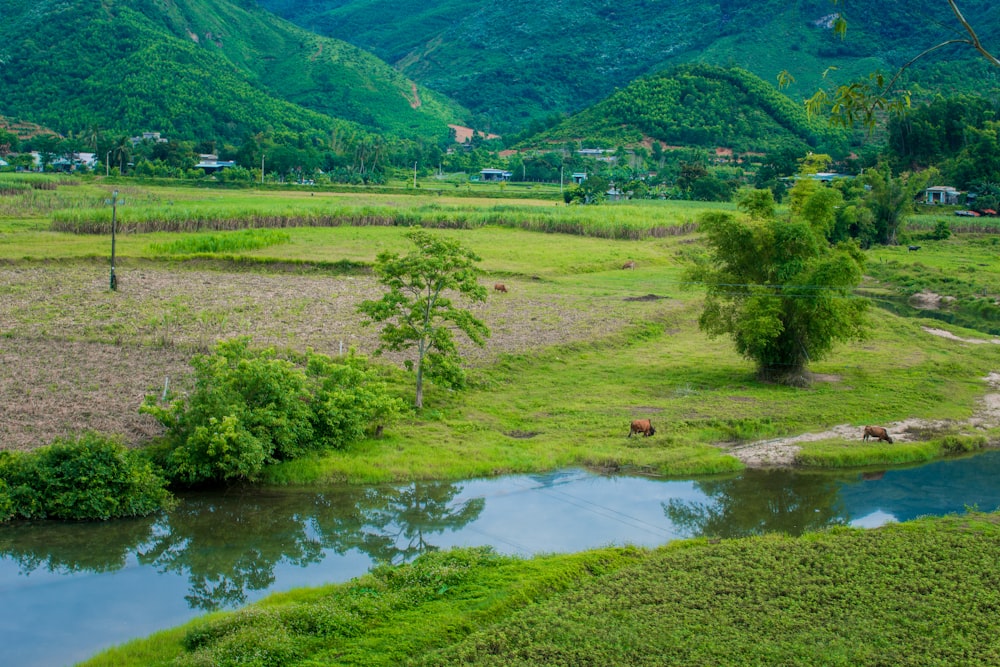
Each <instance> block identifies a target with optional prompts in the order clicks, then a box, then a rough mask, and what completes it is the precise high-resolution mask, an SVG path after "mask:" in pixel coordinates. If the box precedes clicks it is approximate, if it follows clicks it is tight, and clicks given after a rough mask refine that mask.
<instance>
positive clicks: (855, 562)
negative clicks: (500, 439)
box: [83, 513, 1000, 667]
mask: <svg viewBox="0 0 1000 667" xmlns="http://www.w3.org/2000/svg"><path fill="white" fill-rule="evenodd" d="M998 552H1000V517H998V515H996V514H980V513H970V514H966V515H962V516H951V517H945V518H936V519H920V520H916V521H913V522H909V523H904V524H896V525H891V526H885V527H883V528H879V529H876V530H859V529H846V528H841V529H835V530H830V531H826V532H822V533H811V534H807V535H805V536H802V537H799V538H791V537H787V536H780V535H768V536H763V537H751V538H742V539H730V540H719V539H714V538H704V539H698V540H689V541H685V542H677V543H672V544H670V545H667V546H665V547H661V548H659V549H653V550H646V549H636V548H613V549H601V550H596V551H589V552H584V553H579V554H573V555H560V556H541V557H536V558H533V559H530V560H521V559H515V558H510V557H505V556H499V555H496V554H494V553H492V552H490V551H489V550H483V549H472V550H458V551H450V552H443V553H433V554H427V555H425V556H423V557H421V558H420V559H418V560H417V561H416V562H415V563H413V564H411V565H405V566H401V567H381V568H376V569H375V570H374V571H373V572H371V573H370V574H368V575H365V576H364V577H360V578H358V579H355V580H353V581H351V582H349V583H347V584H344V585H337V586H326V587H322V588H314V589H302V590H297V591H295V592H292V593H288V594H282V595H276V596H272V597H271V598H268V599H267V600H265V601H263V602H261V603H259V604H257V605H252V606H251V607H248V608H246V609H244V610H241V611H239V612H235V613H227V614H216V615H213V616H210V617H206V618H203V619H199V620H196V621H194V622H192V623H189V624H187V625H185V626H183V627H180V628H176V629H173V630H169V631H166V632H162V633H158V634H156V635H154V636H153V637H151V638H149V639H144V640H138V641H135V642H130V643H129V644H127V645H125V646H123V647H120V648H117V649H113V650H111V651H107V652H105V653H103V654H102V655H100V656H97V657H95V658H94V659H92V660H90V661H87V662H86V663H83V664H84V665H85V666H86V667H104V666H106V665H116V666H118V667H123V666H127V665H143V666H144V667H149V666H154V665H166V664H168V663H169V664H172V665H204V664H211V665H215V666H217V667H221V666H224V665H236V664H246V661H247V660H248V659H249V658H250V657H251V656H252V657H253V659H254V661H255V664H282V665H289V666H291V665H306V664H317V663H320V664H340V665H366V666H377V665H387V666H388V665H404V664H406V665H452V664H454V665H462V664H477V665H510V664H525V665H528V664H554V663H559V664H573V665H575V664H595V663H598V664H609V665H610V664H614V665H623V666H627V665H646V664H650V661H651V660H653V661H655V662H656V663H657V664H661V663H669V664H717V665H741V664H746V663H747V662H764V663H767V664H785V663H788V664H791V663H794V664H797V665H832V664H842V665H867V664H894V665H923V664H927V663H928V662H934V663H939V664H966V663H975V664H994V663H996V662H998V661H1000V652H998V650H997V646H996V642H995V641H994V637H995V636H996V633H997V631H998V630H1000V621H998V620H997V618H996V615H995V614H993V613H991V611H992V610H993V609H994V608H995V607H996V605H998V604H1000V593H998V592H997V590H996V587H995V586H991V585H989V583H988V582H990V581H994V580H996V579H997V578H998V577H1000V559H997V558H996V553H998ZM957 554H960V557H956V555H957ZM945 562H947V563H948V567H946V568H942V567H940V563H945Z"/></svg>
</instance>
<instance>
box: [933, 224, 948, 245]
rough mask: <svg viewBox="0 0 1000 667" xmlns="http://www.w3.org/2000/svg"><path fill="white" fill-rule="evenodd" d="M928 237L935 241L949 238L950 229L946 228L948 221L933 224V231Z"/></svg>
mask: <svg viewBox="0 0 1000 667" xmlns="http://www.w3.org/2000/svg"><path fill="white" fill-rule="evenodd" d="M930 237H931V238H932V239H934V240H935V241H944V240H945V239H947V238H949V237H951V227H949V226H948V221H947V220H938V221H937V222H935V223H934V231H932V232H931V233H930Z"/></svg>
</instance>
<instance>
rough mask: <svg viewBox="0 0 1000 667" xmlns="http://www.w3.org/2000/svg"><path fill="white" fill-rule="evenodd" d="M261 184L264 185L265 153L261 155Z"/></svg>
mask: <svg viewBox="0 0 1000 667" xmlns="http://www.w3.org/2000/svg"><path fill="white" fill-rule="evenodd" d="M260 184H261V185H264V153H263V152H262V153H261V154H260Z"/></svg>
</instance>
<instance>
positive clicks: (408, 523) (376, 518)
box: [316, 482, 486, 563]
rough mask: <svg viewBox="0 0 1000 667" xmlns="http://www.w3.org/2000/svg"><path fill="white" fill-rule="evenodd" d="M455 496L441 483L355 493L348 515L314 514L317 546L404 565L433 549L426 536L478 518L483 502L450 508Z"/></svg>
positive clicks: (456, 489)
mask: <svg viewBox="0 0 1000 667" xmlns="http://www.w3.org/2000/svg"><path fill="white" fill-rule="evenodd" d="M461 491H462V488H461V487H459V486H456V485H454V484H448V483H446V482H417V483H415V484H411V485H409V486H404V487H372V488H366V489H360V490H359V493H358V494H357V497H355V498H354V499H353V501H352V502H351V506H352V507H353V510H354V511H353V512H350V513H344V512H337V511H331V512H318V513H317V515H316V520H317V528H318V530H319V532H320V533H321V534H322V535H323V545H324V546H326V547H328V548H331V549H334V550H335V551H337V552H338V553H345V552H347V551H349V550H351V549H358V550H359V551H362V552H364V553H366V554H368V555H369V556H370V557H371V558H372V559H373V560H375V561H379V562H387V563H399V562H402V561H407V560H410V559H412V558H414V557H416V556H418V555H420V554H422V553H424V552H426V551H435V550H437V548H438V547H436V546H434V545H432V544H430V543H429V542H428V541H427V537H428V536H429V535H434V534H440V533H443V532H445V531H446V530H457V529H459V528H462V527H464V526H466V525H467V524H468V523H470V522H471V521H475V520H476V519H477V518H478V517H479V515H480V514H481V513H482V511H483V507H485V504H486V501H485V500H484V499H483V498H472V499H470V500H466V501H465V502H463V503H461V504H457V505H456V504H455V503H454V500H455V496H457V495H458V494H459V493H460V492H461ZM317 502H318V503H325V504H326V505H327V506H328V507H330V509H333V508H334V506H335V505H338V504H342V500H341V501H339V502H334V501H333V499H330V498H326V497H323V498H318V499H317Z"/></svg>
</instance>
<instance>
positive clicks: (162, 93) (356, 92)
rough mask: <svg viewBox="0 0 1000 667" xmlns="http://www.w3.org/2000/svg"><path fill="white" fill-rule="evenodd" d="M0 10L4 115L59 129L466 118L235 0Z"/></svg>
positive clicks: (359, 56) (434, 131) (394, 128)
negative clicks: (0, 13) (1, 19)
mask: <svg viewBox="0 0 1000 667" xmlns="http://www.w3.org/2000/svg"><path fill="white" fill-rule="evenodd" d="M4 19H5V20H4V22H3V25H0V41H2V43H3V44H5V47H4V53H3V54H2V55H3V60H4V67H3V68H2V69H0V85H2V87H3V89H4V90H5V91H6V92H5V95H4V96H3V99H2V100H0V114H3V115H5V116H8V117H24V118H31V119H33V120H34V121H35V122H39V123H42V124H44V125H46V126H48V127H51V128H53V129H55V130H57V131H59V132H60V133H62V134H64V135H68V134H69V133H71V132H72V133H74V134H80V135H83V134H84V133H85V132H86V133H89V129H90V128H92V127H100V128H102V129H103V131H104V132H109V133H113V134H117V135H120V136H123V137H129V136H134V135H135V134H138V133H139V132H141V131H143V130H156V131H159V132H162V133H163V134H164V135H165V136H167V137H168V138H170V139H191V140H198V141H209V140H214V139H225V140H228V141H237V140H240V139H242V138H243V137H245V136H246V135H248V134H249V135H254V134H257V133H261V132H279V133H281V132H290V133H295V134H302V135H303V136H304V137H309V139H308V140H307V141H310V142H312V141H322V140H324V139H326V140H329V138H330V136H331V133H335V134H348V133H357V132H358V131H359V130H360V129H361V128H362V127H365V128H367V129H368V130H369V131H371V130H376V131H378V132H381V133H387V134H393V135H404V134H405V135H409V136H421V137H425V138H431V139H433V140H443V139H445V138H446V137H447V136H448V128H447V123H449V122H454V121H455V120H457V119H458V118H460V117H461V116H462V115H463V112H462V110H461V109H460V108H459V107H458V106H457V105H455V104H454V103H452V102H449V101H447V100H445V99H444V98H442V97H440V96H438V95H436V94H435V93H433V92H432V91H428V90H426V89H422V88H417V87H416V86H415V85H414V84H413V83H412V82H411V81H409V80H408V79H406V78H405V77H404V76H403V75H401V74H400V73H399V72H397V71H396V70H394V69H393V68H392V67H391V66H389V65H387V64H386V63H385V62H382V61H380V60H378V59H377V58H375V57H374V56H372V55H371V54H368V53H366V52H364V51H361V50H360V49H357V48H355V47H353V46H350V45H348V44H346V43H343V42H340V41H338V40H333V39H326V38H321V37H318V36H316V35H314V34H311V33H308V32H306V31H304V30H301V29H298V28H295V27H294V26H290V25H288V24H287V23H285V22H283V21H280V20H278V19H277V18H276V17H273V16H271V15H269V14H267V13H266V12H262V11H260V10H259V9H257V8H255V7H250V6H247V5H245V3H240V2H227V1H225V0H204V1H201V0H199V1H198V2H193V1H188V0H184V1H183V2H180V3H175V4H171V5H169V6H164V5H162V4H158V3H126V2H113V3H112V4H111V5H110V6H108V7H100V6H98V5H93V4H86V3H85V4H77V5H73V6H65V7H64V6H58V7H56V6H53V7H45V8H38V7H36V6H31V5H30V3H21V2H15V3H8V6H5V16H4ZM222 35H224V36H225V37H222ZM109 148H110V146H108V147H104V146H102V147H101V150H99V151H97V152H100V153H101V154H102V155H103V154H104V152H105V151H107V150H108V149H109ZM91 150H93V148H91ZM126 162H127V161H126ZM121 163H122V161H121V160H115V164H121ZM243 166H245V167H251V166H253V165H252V164H245V165H243Z"/></svg>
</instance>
